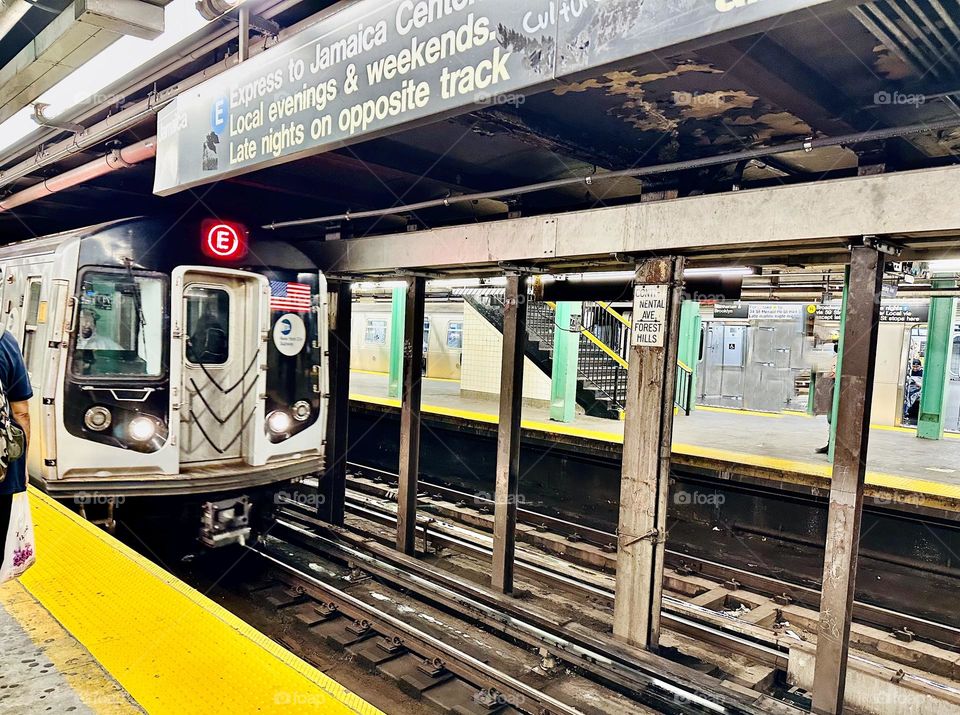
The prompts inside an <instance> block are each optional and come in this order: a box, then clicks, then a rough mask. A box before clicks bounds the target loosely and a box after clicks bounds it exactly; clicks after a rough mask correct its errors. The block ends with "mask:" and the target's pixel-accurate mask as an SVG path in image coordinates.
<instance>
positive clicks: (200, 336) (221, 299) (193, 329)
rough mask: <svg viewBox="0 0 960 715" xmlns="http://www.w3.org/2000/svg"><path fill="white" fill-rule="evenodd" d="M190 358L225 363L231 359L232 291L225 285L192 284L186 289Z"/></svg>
mask: <svg viewBox="0 0 960 715" xmlns="http://www.w3.org/2000/svg"><path fill="white" fill-rule="evenodd" d="M183 298H184V312H185V314H186V327H187V360H189V361H190V362H192V363H194V364H196V365H223V364H225V363H226V362H227V360H229V359H230V294H229V293H228V292H227V291H225V290H223V289H222V288H207V287H205V286H190V287H189V288H187V289H186V290H185V291H184V292H183Z"/></svg>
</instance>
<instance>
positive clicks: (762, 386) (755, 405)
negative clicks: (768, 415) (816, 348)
mask: <svg viewBox="0 0 960 715" xmlns="http://www.w3.org/2000/svg"><path fill="white" fill-rule="evenodd" d="M796 333H797V326H796V325H795V324H794V323H793V322H791V321H782V320H778V321H763V322H761V321H754V322H752V323H751V329H750V335H751V337H752V340H750V341H749V343H750V345H749V349H748V352H749V355H750V359H749V367H748V369H747V370H746V374H745V375H744V391H743V396H744V400H743V407H744V409H748V410H757V411H761V412H779V411H780V410H782V409H784V408H785V407H786V406H787V403H788V402H789V401H790V397H791V395H792V394H793V389H794V386H793V370H792V369H791V367H790V364H791V360H790V352H791V344H792V343H793V339H794V336H795V334H796Z"/></svg>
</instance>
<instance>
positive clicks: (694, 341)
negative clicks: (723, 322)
mask: <svg viewBox="0 0 960 715" xmlns="http://www.w3.org/2000/svg"><path fill="white" fill-rule="evenodd" d="M702 328H703V320H702V318H701V317H700V303H698V302H697V301H695V300H685V301H684V302H683V305H681V306H680V342H679V344H678V346H677V360H679V361H680V362H682V363H683V364H684V365H686V366H687V367H688V368H690V398H689V399H690V404H689V405H688V406H687V408H688V409H689V410H690V411H691V412H692V411H693V410H694V409H695V408H696V406H697V364H698V363H699V362H700V332H701V330H702Z"/></svg>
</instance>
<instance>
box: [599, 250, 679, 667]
mask: <svg viewBox="0 0 960 715" xmlns="http://www.w3.org/2000/svg"><path fill="white" fill-rule="evenodd" d="M636 286H637V287H636V291H637V297H635V299H634V309H633V323H634V327H633V331H632V338H631V339H632V344H631V346H630V357H629V359H628V362H629V364H630V368H629V371H628V373H627V403H626V409H625V415H624V420H625V424H624V433H623V467H622V469H623V472H622V475H621V479H620V518H619V525H618V528H617V581H616V594H615V599H614V611H613V634H614V635H615V636H617V637H619V638H622V639H624V640H625V641H627V642H628V643H630V644H631V645H635V646H638V647H641V648H649V649H653V650H655V649H656V648H657V647H658V644H659V640H660V604H661V600H662V584H663V554H664V542H665V541H666V518H667V488H668V484H669V479H670V447H671V442H672V433H673V394H674V386H675V384H676V375H677V368H676V364H677V332H678V329H679V320H680V302H681V299H682V293H683V259H682V258H662V259H652V260H648V261H644V262H643V263H642V264H640V266H639V268H638V269H637V282H636ZM644 287H646V288H644ZM647 290H649V295H645V294H644V291H647ZM651 296H652V297H651ZM646 313H650V314H651V315H652V316H654V317H652V318H651V317H650V316H645V314H646ZM643 320H647V321H648V322H646V323H645V324H644V325H643V326H642V327H649V326H651V325H654V326H656V325H657V324H658V323H659V328H658V330H657V332H649V331H644V330H640V329H638V321H643ZM657 334H658V335H659V337H658V338H657V339H653V338H656V336H657Z"/></svg>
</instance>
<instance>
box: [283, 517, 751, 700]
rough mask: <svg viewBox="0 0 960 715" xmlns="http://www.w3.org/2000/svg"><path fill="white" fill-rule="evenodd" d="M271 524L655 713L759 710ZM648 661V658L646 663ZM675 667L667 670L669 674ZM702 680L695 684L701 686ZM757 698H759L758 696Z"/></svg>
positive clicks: (409, 570)
mask: <svg viewBox="0 0 960 715" xmlns="http://www.w3.org/2000/svg"><path fill="white" fill-rule="evenodd" d="M277 523H278V524H279V525H280V526H282V527H284V528H285V529H288V530H291V531H293V532H294V533H295V534H297V535H298V536H299V537H301V538H304V539H307V540H308V541H309V542H310V543H311V544H314V545H315V546H316V547H317V549H318V550H320V551H321V552H322V553H324V554H330V553H331V552H333V553H335V554H338V555H339V557H340V558H341V559H343V560H346V561H349V562H351V563H355V564H357V565H360V566H361V567H362V568H363V569H364V570H365V571H367V572H368V573H371V574H372V575H375V576H377V577H380V578H382V579H387V580H390V581H391V582H392V583H394V584H396V585H399V586H402V587H404V588H406V589H408V590H411V591H413V592H415V593H417V594H419V595H421V596H423V597H426V598H429V599H431V600H433V601H435V602H437V603H439V604H440V605H443V606H446V607H448V608H451V609H454V610H456V611H457V613H462V612H463V609H466V612H467V613H468V614H472V615H471V617H472V618H475V619H478V620H480V621H481V622H482V623H484V624H486V625H488V626H491V625H493V626H496V627H497V628H498V630H502V631H503V632H504V633H505V634H507V635H510V636H511V637H517V638H520V639H521V640H523V641H524V642H526V643H528V644H529V645H531V646H533V647H546V648H547V649H548V650H549V651H550V652H551V653H552V654H553V655H554V656H556V657H558V658H560V659H562V660H564V661H565V662H567V663H569V664H571V665H573V666H575V667H577V668H581V669H583V670H586V671H588V672H590V673H592V674H593V675H595V676H597V677H600V678H601V679H603V680H605V681H607V682H611V683H613V684H614V685H618V686H620V687H625V688H628V689H630V690H633V691H636V692H637V693H638V694H640V693H644V692H645V691H646V694H647V695H648V697H649V696H652V697H653V699H654V702H653V703H647V704H653V705H658V706H661V707H662V706H664V705H666V706H669V707H671V708H672V709H673V710H675V711H680V712H690V711H691V708H688V707H680V706H679V704H680V703H683V704H688V705H692V706H694V708H693V709H692V712H702V711H703V710H708V711H710V712H717V713H731V712H740V713H757V714H759V713H761V712H763V710H762V709H761V708H758V707H755V706H753V705H752V704H751V703H747V702H743V701H742V700H740V699H738V698H737V697H736V696H733V695H727V694H726V693H723V692H717V690H710V689H709V688H708V687H706V686H705V684H704V683H703V682H700V683H697V682H694V680H693V678H694V677H696V676H693V675H692V674H691V675H688V676H685V677H679V678H676V677H675V673H672V672H671V673H670V674H665V673H664V672H662V671H659V672H658V671H656V670H654V669H653V668H651V666H650V664H649V663H646V664H642V665H641V664H637V663H631V662H629V658H627V657H624V655H623V654H622V653H620V654H619V657H614V656H613V655H608V654H607V652H606V650H607V648H608V646H609V645H610V644H607V643H604V642H602V641H600V640H599V639H598V640H596V641H594V642H593V643H591V638H590V637H589V636H588V635H585V634H572V633H571V632H570V631H569V629H565V628H564V627H563V626H558V625H557V624H555V623H550V622H549V621H548V620H546V619H544V618H543V617H542V616H538V615H537V614H534V613H532V612H531V611H530V610H529V609H526V608H524V607H523V606H521V605H515V604H512V603H509V602H508V601H507V599H504V598H501V597H499V596H497V595H494V594H491V593H486V592H484V591H483V589H481V588H480V587H477V586H475V585H473V584H470V583H465V582H463V581H460V580H459V579H456V578H455V577H452V576H450V575H448V574H438V573H436V571H432V570H430V568H429V567H428V566H426V565H424V564H422V563H420V562H418V561H417V560H416V559H413V558H410V557H405V556H403V555H402V554H399V553H395V554H389V555H385V554H372V553H365V552H362V551H359V550H358V549H357V548H354V547H351V546H348V545H345V544H343V543H341V542H338V541H335V540H333V539H329V538H326V537H323V536H320V535H319V534H316V533H315V532H313V531H310V530H307V529H304V528H303V527H301V526H299V525H296V524H291V523H289V522H286V521H282V520H278V521H277ZM387 556H389V558H387ZM598 646H599V647H598ZM614 647H615V646H614ZM653 658H654V657H653V656H649V655H648V659H649V660H653ZM675 667H676V666H675V665H674V664H671V668H675ZM651 671H653V672H651ZM670 678H674V679H675V681H677V682H679V683H680V684H679V685H678V684H677V682H670V680H669V679H670ZM704 679H705V678H702V677H701V678H700V680H701V681H703V680H704ZM710 685H711V686H713V687H714V688H718V687H719V683H710ZM650 688H655V689H656V691H662V692H663V693H664V694H665V696H664V695H661V694H660V693H658V692H656V691H655V692H654V693H650V692H649V689H650ZM705 690H709V694H706V695H705V694H704V691H705ZM758 695H761V694H760V693H758ZM664 697H665V698H666V699H664ZM642 701H643V700H642ZM644 702H646V701H644Z"/></svg>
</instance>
